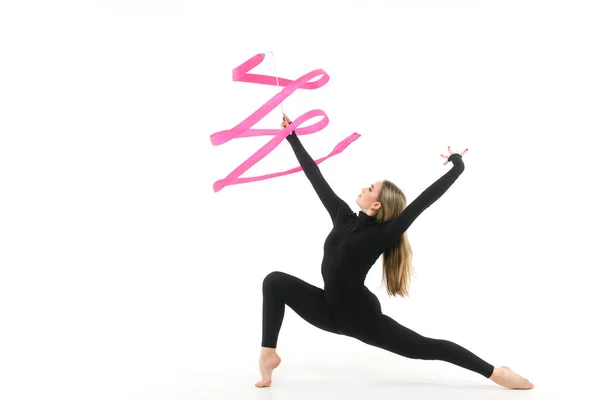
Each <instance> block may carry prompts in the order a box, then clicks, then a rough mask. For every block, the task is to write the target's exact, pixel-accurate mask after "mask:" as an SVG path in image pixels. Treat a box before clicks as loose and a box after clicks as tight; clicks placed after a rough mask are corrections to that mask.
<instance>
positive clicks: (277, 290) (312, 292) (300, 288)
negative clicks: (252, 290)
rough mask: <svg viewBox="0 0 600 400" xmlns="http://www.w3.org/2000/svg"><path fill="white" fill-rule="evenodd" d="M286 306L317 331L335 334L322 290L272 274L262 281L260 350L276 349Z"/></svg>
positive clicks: (335, 329)
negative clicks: (265, 348)
mask: <svg viewBox="0 0 600 400" xmlns="http://www.w3.org/2000/svg"><path fill="white" fill-rule="evenodd" d="M286 304H287V305H288V306H289V307H290V308H291V309H292V310H294V311H295V312H296V313H297V314H298V315H299V316H300V317H301V318H303V319H304V320H305V321H307V322H309V323H310V324H312V325H314V326H316V327H317V328H320V329H323V330H325V331H328V332H332V333H338V331H337V328H336V326H335V323H334V321H333V318H332V316H331V313H330V311H329V305H328V304H327V301H326V299H325V292H324V291H323V289H320V288H318V287H316V286H313V285H311V284H309V283H307V282H305V281H303V280H301V279H299V278H296V277H295V276H292V275H289V274H286V273H284V272H279V271H275V272H271V273H270V274H268V275H267V276H266V277H265V279H264V281H263V325H262V329H263V331H262V346H263V347H270V348H275V347H277V340H278V337H279V330H280V329H281V325H282V323H283V315H284V312H285V305H286Z"/></svg>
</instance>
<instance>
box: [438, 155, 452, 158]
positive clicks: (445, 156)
mask: <svg viewBox="0 0 600 400" xmlns="http://www.w3.org/2000/svg"><path fill="white" fill-rule="evenodd" d="M440 156H442V157H444V158H448V157H450V156H447V155H445V154H440Z"/></svg>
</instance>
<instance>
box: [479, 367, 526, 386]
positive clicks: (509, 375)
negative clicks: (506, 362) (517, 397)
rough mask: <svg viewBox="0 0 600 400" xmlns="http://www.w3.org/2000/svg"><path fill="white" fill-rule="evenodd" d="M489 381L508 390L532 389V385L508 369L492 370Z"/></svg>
mask: <svg viewBox="0 0 600 400" xmlns="http://www.w3.org/2000/svg"><path fill="white" fill-rule="evenodd" d="M490 379H491V380H492V381H494V382H495V383H497V384H498V385H500V386H504V387H505V388H509V389H533V383H531V382H529V380H527V379H525V378H523V377H522V376H521V375H519V374H517V373H515V372H514V371H513V370H512V369H510V368H508V367H499V368H494V373H493V374H492V376H491V377H490Z"/></svg>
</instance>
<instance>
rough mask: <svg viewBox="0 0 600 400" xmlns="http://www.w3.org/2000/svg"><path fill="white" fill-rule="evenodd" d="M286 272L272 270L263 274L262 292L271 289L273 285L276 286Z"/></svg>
mask: <svg viewBox="0 0 600 400" xmlns="http://www.w3.org/2000/svg"><path fill="white" fill-rule="evenodd" d="M286 276H287V274H286V273H285V272H281V271H273V272H270V273H268V274H267V276H265V279H263V292H265V291H269V290H273V288H274V287H275V286H277V284H278V282H281V280H282V279H285V277H286Z"/></svg>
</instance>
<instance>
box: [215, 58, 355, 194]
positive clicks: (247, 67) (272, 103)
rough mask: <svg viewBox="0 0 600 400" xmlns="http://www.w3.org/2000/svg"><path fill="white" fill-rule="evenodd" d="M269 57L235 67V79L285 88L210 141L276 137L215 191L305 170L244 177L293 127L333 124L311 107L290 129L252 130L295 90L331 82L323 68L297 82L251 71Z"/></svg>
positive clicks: (312, 129) (312, 130)
mask: <svg viewBox="0 0 600 400" xmlns="http://www.w3.org/2000/svg"><path fill="white" fill-rule="evenodd" d="M264 59H265V54H264V53H259V54H257V55H255V56H254V57H252V58H250V59H249V60H247V61H245V62H244V63H242V64H241V65H239V66H238V67H237V68H235V69H234V70H233V74H232V75H233V81H237V82H250V83H259V84H262V85H273V86H276V85H280V86H284V87H283V89H282V90H281V91H280V92H279V93H277V94H276V95H275V96H273V97H272V98H271V99H270V100H269V101H267V102H266V103H265V104H263V105H262V107H260V108H259V109H258V110H256V111H255V112H254V113H252V114H251V115H250V116H249V117H248V118H246V119H245V120H243V121H242V122H240V123H239V124H237V125H236V126H234V127H233V128H232V129H228V130H225V131H219V132H215V133H213V134H212V135H210V140H211V142H212V144H213V145H214V146H219V145H222V144H224V143H227V142H228V141H230V140H231V139H235V138H241V137H251V136H267V135H272V136H274V137H273V139H271V140H270V141H269V142H268V143H267V144H265V145H264V146H263V147H261V148H260V149H259V150H258V151H256V152H255V153H254V154H253V155H252V156H250V157H249V158H248V159H247V160H246V161H244V162H243V163H241V164H240V165H239V166H238V167H237V168H235V169H234V170H233V171H232V172H231V173H230V174H229V175H227V176H226V177H225V178H223V179H220V180H218V181H216V182H215V183H214V184H213V190H214V191H215V192H218V191H220V190H221V189H223V188H224V187H225V186H229V185H237V184H240V183H248V182H254V181H260V180H264V179H270V178H275V177H278V176H283V175H288V174H292V173H294V172H298V171H302V167H300V166H298V167H295V168H292V169H289V170H287V171H281V172H274V173H271V174H266V175H260V176H253V177H247V178H241V177H240V175H242V174H243V173H244V172H246V171H247V170H248V169H249V168H250V167H252V166H253V165H254V164H256V163H257V162H258V161H260V160H262V159H263V158H264V157H265V156H266V155H267V154H269V153H270V152H271V151H273V150H274V149H275V148H276V147H277V146H278V145H279V144H280V143H281V142H282V141H283V140H285V138H286V136H287V135H289V134H290V132H292V131H293V130H295V131H296V134H297V135H308V134H311V133H315V132H318V131H320V130H322V129H323V128H325V127H326V126H327V124H329V118H327V115H326V114H325V112H324V111H323V110H311V111H308V112H306V113H304V114H302V115H300V116H299V117H298V118H296V119H295V120H294V121H293V122H292V123H291V124H290V125H289V126H288V127H287V128H285V129H252V127H253V126H254V125H255V124H256V123H257V122H258V121H260V120H261V119H263V118H264V117H265V116H266V115H267V114H268V113H269V112H271V111H272V110H273V109H274V108H275V107H277V106H278V105H279V104H281V102H283V100H285V99H286V98H287V97H288V96H290V95H291V94H292V93H294V92H295V91H296V90H297V89H308V90H313V89H318V88H320V87H322V86H323V85H325V84H326V83H327V82H328V81H329V75H327V73H326V72H325V71H323V70H322V69H316V70H314V71H311V72H309V73H307V74H305V75H303V76H301V77H300V78H298V79H296V80H295V81H292V80H289V79H285V78H275V77H273V76H268V75H258V74H249V73H248V72H249V71H251V70H252V69H253V68H254V67H256V66H257V65H259V64H260V63H261V62H262V61H263V60H264ZM319 75H321V77H320V78H319V79H318V80H317V81H315V82H309V81H310V80H311V79H313V78H315V77H317V76H319ZM319 116H321V117H322V118H321V120H320V121H318V122H316V123H314V124H312V125H310V126H307V127H304V128H298V126H299V125H301V124H302V123H303V122H306V121H308V120H309V119H311V118H315V117H319ZM359 137H360V135H359V134H358V133H356V132H355V133H353V134H351V135H350V136H348V137H346V138H344V139H343V140H342V141H341V142H339V143H338V144H337V145H336V146H335V147H334V149H333V150H332V151H331V152H330V153H329V155H327V156H325V157H322V158H319V159H316V160H315V162H316V163H317V164H319V163H321V162H323V161H325V160H326V159H328V158H330V157H333V156H334V155H336V154H339V153H341V152H342V151H344V150H345V149H346V147H348V145H349V144H350V143H352V142H353V141H355V140H356V139H358V138H359Z"/></svg>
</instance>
